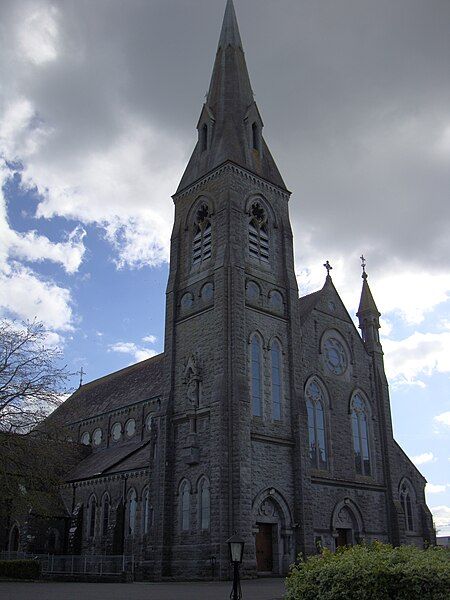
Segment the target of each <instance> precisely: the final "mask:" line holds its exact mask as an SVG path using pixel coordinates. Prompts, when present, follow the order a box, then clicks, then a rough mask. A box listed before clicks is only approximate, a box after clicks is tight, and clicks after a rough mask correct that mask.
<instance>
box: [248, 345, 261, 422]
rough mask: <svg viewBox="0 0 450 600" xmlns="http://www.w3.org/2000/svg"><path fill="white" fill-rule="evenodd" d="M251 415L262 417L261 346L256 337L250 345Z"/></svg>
mask: <svg viewBox="0 0 450 600" xmlns="http://www.w3.org/2000/svg"><path fill="white" fill-rule="evenodd" d="M250 362H251V374H252V383H251V395H252V415H254V416H256V417H262V345H261V340H260V338H259V336H258V335H254V336H253V337H252V341H251V344H250Z"/></svg>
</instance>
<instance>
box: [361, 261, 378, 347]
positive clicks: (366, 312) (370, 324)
mask: <svg viewBox="0 0 450 600" xmlns="http://www.w3.org/2000/svg"><path fill="white" fill-rule="evenodd" d="M366 264H367V263H366V259H365V258H364V256H361V267H362V270H363V272H362V275H361V277H362V280H363V285H362V290H361V299H360V301H359V308H358V312H357V313H356V316H357V317H358V320H359V328H360V329H361V333H362V337H363V341H364V344H365V345H366V348H367V350H368V351H369V352H371V351H372V352H381V342H380V334H379V332H378V330H379V329H380V317H381V313H380V312H379V310H378V308H377V305H376V304H375V300H374V299H373V296H372V292H371V291H370V287H369V284H368V282H367V277H368V275H367V273H366Z"/></svg>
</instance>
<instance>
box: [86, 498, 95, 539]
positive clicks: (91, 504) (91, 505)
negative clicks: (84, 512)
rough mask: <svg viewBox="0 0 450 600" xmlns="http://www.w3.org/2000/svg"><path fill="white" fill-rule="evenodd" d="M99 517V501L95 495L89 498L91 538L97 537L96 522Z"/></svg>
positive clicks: (89, 530)
mask: <svg viewBox="0 0 450 600" xmlns="http://www.w3.org/2000/svg"><path fill="white" fill-rule="evenodd" d="M96 517H97V499H96V497H95V496H94V494H93V495H92V496H91V497H90V498H89V504H88V532H89V537H94V535H95V520H96Z"/></svg>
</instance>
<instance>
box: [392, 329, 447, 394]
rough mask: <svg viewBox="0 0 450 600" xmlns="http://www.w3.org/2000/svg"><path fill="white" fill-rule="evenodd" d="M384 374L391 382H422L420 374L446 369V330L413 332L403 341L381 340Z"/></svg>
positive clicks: (442, 371) (414, 383) (420, 384)
mask: <svg viewBox="0 0 450 600" xmlns="http://www.w3.org/2000/svg"><path fill="white" fill-rule="evenodd" d="M383 350H384V352H385V355H386V359H385V366H386V373H387V375H388V377H389V378H390V379H391V381H392V383H394V385H395V384H397V385H401V384H408V385H419V386H421V387H423V386H424V385H425V384H424V382H423V381H421V379H420V377H421V376H424V377H430V376H431V375H433V373H449V372H450V332H448V331H444V332H443V333H419V332H415V333H413V334H412V335H411V336H409V337H407V338H405V339H403V340H399V341H397V340H390V339H383Z"/></svg>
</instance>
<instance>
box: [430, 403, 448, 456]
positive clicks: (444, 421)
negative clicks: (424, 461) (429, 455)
mask: <svg viewBox="0 0 450 600" xmlns="http://www.w3.org/2000/svg"><path fill="white" fill-rule="evenodd" d="M434 420H435V421H436V423H440V424H441V425H448V426H449V427H450V410H448V411H447V412H443V413H441V414H440V415H436V416H435V417H434ZM449 460H450V459H449Z"/></svg>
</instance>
